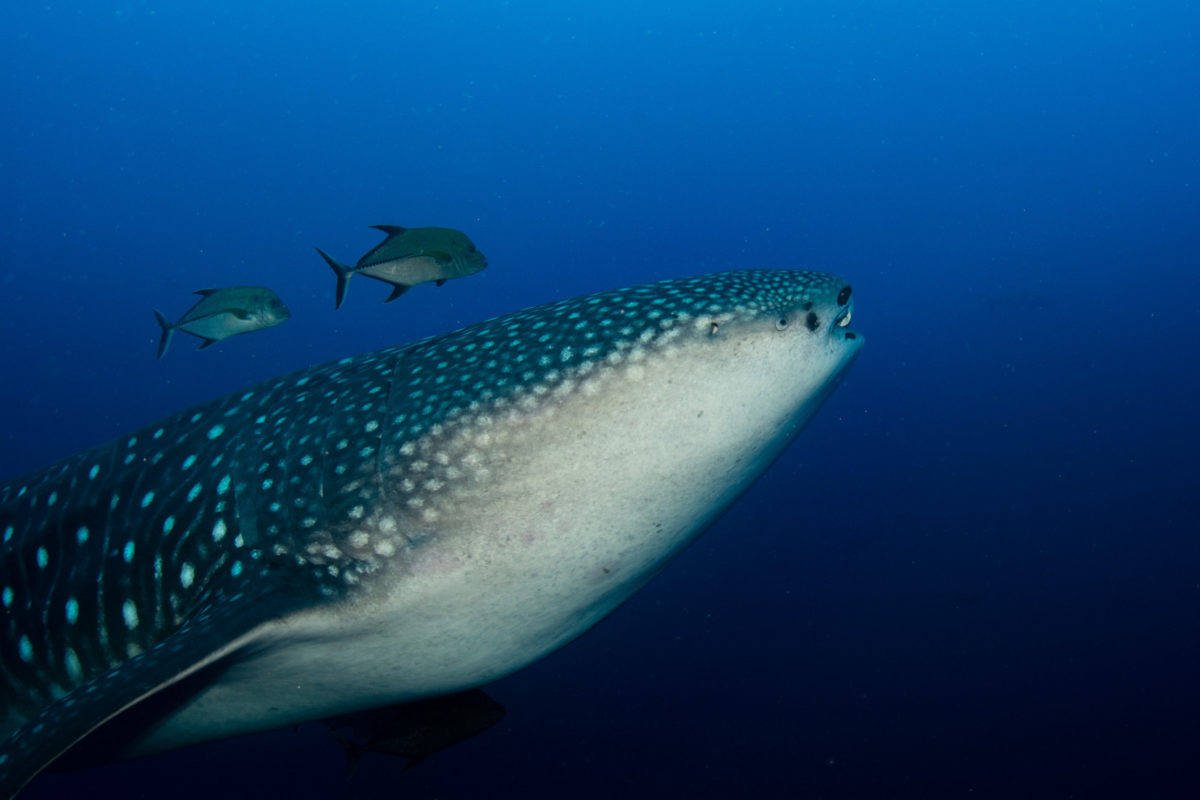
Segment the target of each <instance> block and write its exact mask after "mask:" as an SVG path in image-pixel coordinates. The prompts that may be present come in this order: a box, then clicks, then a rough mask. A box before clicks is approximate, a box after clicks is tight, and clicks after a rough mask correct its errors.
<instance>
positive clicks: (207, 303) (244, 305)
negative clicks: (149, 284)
mask: <svg viewBox="0 0 1200 800" xmlns="http://www.w3.org/2000/svg"><path fill="white" fill-rule="evenodd" d="M195 294H198V295H200V298H201V299H200V302H198V303H196V305H194V306H192V307H191V308H190V309H188V310H187V313H185V314H184V315H183V316H182V317H180V318H179V321H178V322H176V323H173V324H172V323H171V322H170V321H169V320H168V319H167V318H166V317H164V316H163V315H162V313H161V312H160V311H159V310H158V309H157V308H156V309H154V318H155V319H156V320H158V326H159V327H160V328H162V338H161V339H159V341H158V357H159V358H162V357H163V354H164V353H166V352H167V345H169V344H170V343H171V334H172V333H174V332H175V331H177V330H178V331H183V332H184V333H190V334H191V335H192V336H198V337H200V338H201V339H203V340H204V341H202V342H201V343H200V347H199V349H200V350H203V349H204V348H206V347H208V346H209V345H212V344H216V343H217V342H219V341H221V340H222V339H228V338H229V337H230V336H237V335H238V334H239V333H251V332H253V331H261V330H262V329H263V328H270V327H271V326H273V325H278V324H279V323H281V322H286V321H287V320H288V318H289V317H291V312H290V311H288V307H287V306H285V305H284V304H283V301H282V300H280V299H279V295H277V294H275V293H274V292H273V291H271V290H270V289H267V288H266V287H263V286H232V287H230V288H228V289H200V290H199V291H197V292H195Z"/></svg>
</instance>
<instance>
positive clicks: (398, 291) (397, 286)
mask: <svg viewBox="0 0 1200 800" xmlns="http://www.w3.org/2000/svg"><path fill="white" fill-rule="evenodd" d="M410 288H412V287H410V286H405V285H404V284H402V283H394V284H392V293H391V294H389V295H388V296H387V299H385V300H384V301H383V302H385V303H390V302H392V301H393V300H395V299H396V298H397V297H399V296H400V295H402V294H404V293H405V292H407V291H408V290H409V289H410Z"/></svg>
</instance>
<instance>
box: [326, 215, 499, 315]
mask: <svg viewBox="0 0 1200 800" xmlns="http://www.w3.org/2000/svg"><path fill="white" fill-rule="evenodd" d="M371 227H372V228H374V229H375V230H378V231H383V232H384V233H385V234H387V238H386V239H384V240H383V241H382V242H380V243H379V244H377V245H376V246H375V247H373V248H372V249H371V250H370V251H369V252H368V253H367V254H366V255H364V256H363V257H362V258H360V259H359V260H358V263H357V264H355V265H354V266H353V267H348V266H346V265H345V264H343V263H341V262H340V261H338V260H337V259H336V258H334V257H333V256H330V255H329V254H328V253H326V252H325V251H324V250H322V249H321V248H319V247H318V248H316V250H317V252H318V253H320V254H321V258H323V259H325V263H327V264H328V265H329V266H330V267H331V268H332V269H333V272H334V274H335V275H337V290H336V295H335V299H334V308H341V307H342V301H343V300H345V298H346V286H347V284H349V282H350V279H351V278H353V277H354V276H355V275H365V276H367V277H368V278H374V279H375V280H377V281H382V282H384V283H386V284H388V285H390V286H391V287H392V293H391V294H390V295H388V297H387V299H386V300H384V301H383V302H385V303H390V302H392V301H393V300H395V299H396V298H397V297H399V296H400V295H402V294H404V293H405V292H407V291H408V290H409V289H411V288H412V287H414V286H416V285H417V284H419V283H436V284H437V285H438V286H441V285H442V284H444V283H445V282H446V281H448V280H451V279H453V278H462V277H465V276H467V275H473V274H475V273H476V272H479V271H480V270H482V269H483V268H484V267H486V266H487V259H486V258H484V257H483V253H481V252H479V250H477V249H476V248H475V244H474V243H473V242H472V241H471V240H470V239H468V238H467V235H466V234H465V233H463V232H462V231H456V230H453V229H451V228H402V227H400V226H399V225H372V226H371Z"/></svg>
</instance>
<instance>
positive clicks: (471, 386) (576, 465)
mask: <svg viewBox="0 0 1200 800" xmlns="http://www.w3.org/2000/svg"><path fill="white" fill-rule="evenodd" d="M851 306H852V302H851V298H850V287H849V286H848V285H847V284H846V283H845V282H844V281H842V280H841V279H840V278H837V277H835V276H832V275H828V274H824V273H817V272H805V271H790V270H748V271H737V272H725V273H717V274H712V275H705V276H699V277H691V278H682V279H676V280H669V281H665V282H661V283H655V284H649V285H645V286H637V287H633V288H628V289H621V290H617V291H610V292H603V293H599V294H594V295H589V296H584V297H579V298H575V299H570V300H564V301H561V302H555V303H551V304H548V305H544V306H539V307H536V308H532V309H528V310H524V311H518V312H516V313H512V314H508V315H506V316H502V317H498V318H496V319H493V320H490V321H487V322H483V323H480V324H476V325H472V326H469V327H466V328H463V329H461V330H457V331H454V332H451V333H447V334H443V335H440V336H435V337H432V338H429V339H425V340H422V341H419V342H416V343H412V344H406V345H401V346H397V347H393V348H389V349H384V350H379V351H376V352H372V353H368V354H365V355H361V356H358V357H355V358H348V359H344V360H342V361H338V362H335V363H329V364H324V365H321V366H315V367H311V368H308V369H304V370H302V371H300V372H296V373H292V374H290V375H285V376H282V377H279V378H275V379H273V380H269V381H266V382H264V383H261V384H258V385H256V386H253V387H250V388H249V389H246V390H244V391H240V392H236V393H234V394H231V395H229V396H226V397H223V398H220V399H217V400H214V401H212V402H209V403H205V404H203V405H200V406H197V407H195V408H192V409H189V410H187V411H184V412H181V413H178V414H175V415H173V416H171V417H168V418H166V419H164V420H161V421H159V422H158V423H156V424H153V425H150V426H148V427H145V428H143V429H141V430H139V431H137V432H135V433H133V434H131V435H129V436H125V437H122V438H121V439H118V440H116V441H113V442H110V443H108V444H106V445H104V446H102V447H97V448H95V449H93V450H89V451H87V452H83V453H80V454H78V455H75V456H73V457H71V458H68V459H66V460H65V461H62V462H59V463H58V464H55V465H52V466H49V467H46V468H44V469H41V470H38V471H36V472H34V473H31V474H29V475H25V476H24V477H21V478H18V479H16V480H12V481H9V482H8V483H5V484H3V485H0V536H2V537H3V543H2V548H3V549H2V551H0V601H2V603H3V611H4V623H3V624H4V626H5V630H4V636H3V638H2V639H0V655H2V660H0V741H5V740H6V741H5V743H4V744H3V745H2V746H0V788H2V789H3V794H5V795H12V794H15V793H16V792H17V791H19V789H20V788H21V787H22V786H23V785H24V784H25V783H26V782H27V781H29V780H30V779H32V778H33V777H34V776H35V775H36V774H37V773H38V772H39V771H41V770H42V769H44V768H45V767H46V766H47V765H48V764H50V763H51V762H53V761H54V760H55V759H56V758H58V757H59V756H60V755H61V754H63V753H64V752H65V751H67V750H68V749H70V748H72V746H73V745H74V744H75V743H76V742H78V741H79V740H81V739H83V738H84V737H86V736H87V735H88V734H89V733H90V732H92V731H94V730H95V729H97V728H98V727H100V726H101V725H104V724H105V723H106V722H108V721H109V720H113V722H114V724H115V723H118V722H120V721H121V719H128V718H130V717H131V716H132V717H136V718H137V720H138V724H137V725H135V726H133V727H132V732H129V733H126V734H124V737H125V738H123V739H122V740H121V741H120V742H119V743H118V746H117V747H116V749H115V752H116V753H117V754H118V755H120V756H132V755H138V754H142V753H149V752H155V751H159V750H165V749H170V748H174V747H179V746H182V745H186V744H190V743H194V742H200V741H204V740H210V739H215V738H219V737H224V736H229V735H234V734H239V733H245V732H249V731H256V730H264V729H268V728H274V727H279V726H283V725H288V724H294V723H298V722H303V721H307V720H313V719H321V718H326V717H331V716H334V715H336V714H342V713H349V712H353V711H356V710H361V709H368V708H373V707H377V706H383V705H389V704H395V703H402V702H405V701H408V700H417V699H420V698H426V697H432V696H437V695H442V694H447V693H451V692H456V691H460V690H463V689H465V688H469V687H474V686H479V685H481V684H484V683H487V682H489V681H492V680H494V679H497V678H499V677H501V676H503V675H506V674H508V673H511V672H513V671H514V670H517V669H519V668H521V667H522V666H524V665H526V664H529V663H530V662H532V661H534V660H536V659H537V658H539V657H541V656H543V655H545V654H547V653H549V652H551V651H553V650H554V649H556V648H558V647H560V646H562V645H563V644H565V643H566V642H568V641H570V640H571V639H573V638H574V637H576V636H578V635H580V634H581V633H582V632H584V631H585V630H587V629H588V628H589V627H590V626H591V625H593V624H594V623H595V622H597V621H598V620H599V619H601V618H602V617H604V616H605V615H606V614H608V613H609V612H610V611H612V610H613V609H614V608H616V607H617V606H618V605H619V604H620V603H622V602H623V601H625V600H626V599H627V598H629V597H630V595H632V594H633V593H634V592H636V591H637V590H638V589H639V588H640V587H642V586H643V585H645V584H646V583H647V582H648V581H649V580H650V579H651V578H653V577H654V576H655V575H656V574H657V573H658V572H659V571H660V570H662V569H663V567H664V566H665V565H666V564H667V563H668V562H669V561H670V560H671V559H672V558H673V557H674V556H676V555H678V553H679V552H680V551H681V550H682V549H683V548H684V547H685V546H686V545H687V544H688V543H689V542H690V541H692V540H693V539H694V538H695V537H696V536H697V535H698V534H700V533H701V532H702V531H703V530H704V529H705V528H707V527H708V526H709V525H710V524H711V523H712V522H713V521H714V520H715V519H716V518H717V517H718V516H719V515H720V514H721V513H722V512H723V511H724V510H725V509H727V508H728V507H729V506H730V504H731V503H733V501H734V500H735V499H736V498H737V497H738V496H739V495H740V494H741V493H742V492H743V491H745V490H746V488H747V487H748V486H749V485H750V484H751V483H752V482H753V481H754V480H755V479H756V478H757V477H759V476H760V475H761V474H762V473H763V472H764V471H765V470H766V469H767V467H768V466H769V465H770V464H771V462H772V461H773V460H774V459H775V458H776V457H777V456H778V455H779V454H780V452H781V451H782V450H783V449H784V447H785V446H786V445H787V444H788V443H789V442H790V441H791V440H792V439H793V438H794V437H795V436H796V434H797V433H798V432H799V431H800V429H801V428H802V427H803V426H804V424H805V423H806V422H807V421H808V420H809V419H810V418H811V417H812V415H813V414H814V413H815V412H816V411H817V409H818V408H819V407H820V405H821V404H822V403H823V401H824V400H825V399H826V397H828V395H829V394H830V392H831V391H832V390H833V388H834V387H835V386H836V385H837V383H838V382H839V380H840V379H841V377H842V376H843V375H844V374H845V372H846V370H847V369H848V367H849V365H850V364H851V362H852V361H853V360H854V358H855V356H856V355H857V353H858V351H859V349H860V347H861V345H862V339H861V338H860V337H858V336H857V335H856V334H855V333H854V332H852V331H850V330H849V329H848V328H847V327H846V324H847V323H848V322H849V319H850V310H851ZM135 707H137V708H138V709H139V712H138V713H137V714H133V715H129V714H124V713H123V712H126V711H127V710H130V709H133V708H135ZM114 718H116V719H114Z"/></svg>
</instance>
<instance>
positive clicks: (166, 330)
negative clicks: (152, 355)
mask: <svg viewBox="0 0 1200 800" xmlns="http://www.w3.org/2000/svg"><path fill="white" fill-rule="evenodd" d="M152 310H153V311H154V319H155V320H156V321H157V322H158V327H160V328H162V338H161V339H159V340H158V358H162V357H163V354H164V353H166V352H167V345H169V344H170V343H171V334H172V333H174V332H175V326H174V325H172V324H171V321H170V320H168V319H167V318H166V317H164V316H163V315H162V312H161V311H159V310H158V309H157V308H155V309H152Z"/></svg>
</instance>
